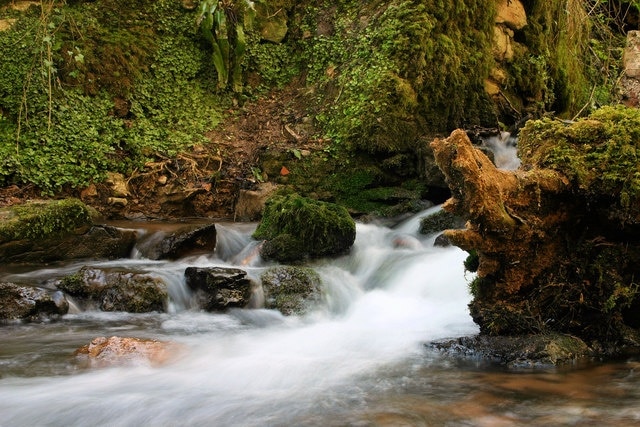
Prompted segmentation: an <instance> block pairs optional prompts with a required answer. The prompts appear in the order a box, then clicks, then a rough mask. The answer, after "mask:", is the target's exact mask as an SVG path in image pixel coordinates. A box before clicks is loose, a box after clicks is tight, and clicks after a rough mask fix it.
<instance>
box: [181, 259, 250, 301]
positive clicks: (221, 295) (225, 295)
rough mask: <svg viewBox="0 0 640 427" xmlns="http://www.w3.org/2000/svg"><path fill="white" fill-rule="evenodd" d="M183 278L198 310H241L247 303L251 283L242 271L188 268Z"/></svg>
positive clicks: (221, 268)
mask: <svg viewBox="0 0 640 427" xmlns="http://www.w3.org/2000/svg"><path fill="white" fill-rule="evenodd" d="M184 276H185V280H186V283H187V286H188V287H189V288H190V289H191V290H192V291H193V293H194V301H195V304H196V305H197V306H198V307H199V308H203V309H205V310H207V311H224V310H227V309H229V308H243V307H245V306H246V305H247V304H248V303H249V298H250V297H251V292H252V289H253V283H252V282H251V280H250V279H249V278H248V277H247V272H246V271H244V270H240V269H238V268H225V267H208V268H199V267H188V268H187V269H186V270H185V272H184Z"/></svg>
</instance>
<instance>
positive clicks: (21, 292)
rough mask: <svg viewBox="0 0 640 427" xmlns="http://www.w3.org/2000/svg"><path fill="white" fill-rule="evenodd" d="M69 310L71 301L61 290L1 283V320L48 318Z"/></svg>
mask: <svg viewBox="0 0 640 427" xmlns="http://www.w3.org/2000/svg"><path fill="white" fill-rule="evenodd" d="M67 311H69V302H68V301H67V300H66V298H65V297H64V295H62V293H61V292H51V291H48V290H45V289H40V288H36V287H32V286H21V285H17V284H14V283H0V321H2V320H46V319H50V318H55V317H59V316H60V315H63V314H66V313H67Z"/></svg>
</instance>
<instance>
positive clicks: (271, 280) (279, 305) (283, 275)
mask: <svg viewBox="0 0 640 427" xmlns="http://www.w3.org/2000/svg"><path fill="white" fill-rule="evenodd" d="M260 279H261V281H262V288H263V290H264V298H265V308H271V309H276V310H278V311H280V312H281V313H282V314H284V315H291V314H298V315H299V314H304V313H306V312H308V311H309V310H310V309H312V308H313V307H315V306H317V305H318V303H319V302H320V300H321V299H322V292H321V286H322V284H321V281H320V277H319V276H318V274H317V273H316V272H315V271H313V270H312V269H310V268H304V267H292V266H281V267H273V268H270V269H269V270H267V271H265V272H264V273H263V274H262V276H260Z"/></svg>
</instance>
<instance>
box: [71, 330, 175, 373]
mask: <svg viewBox="0 0 640 427" xmlns="http://www.w3.org/2000/svg"><path fill="white" fill-rule="evenodd" d="M183 352H184V349H183V348H182V346H180V345H178V344H176V343H172V342H166V341H156V340H150V339H141V338H130V337H110V338H106V337H97V338H94V339H93V340H91V342H90V343H89V344H87V345H85V346H82V347H80V348H79V349H78V350H76V351H75V353H74V355H75V356H76V357H77V358H79V359H80V362H81V364H84V365H86V367H90V368H104V367H109V366H118V365H139V364H150V365H151V366H160V365H165V364H167V363H169V362H171V361H173V360H175V359H176V358H178V357H179V356H180V354H182V353H183Z"/></svg>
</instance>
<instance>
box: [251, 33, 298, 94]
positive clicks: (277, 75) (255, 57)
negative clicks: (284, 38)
mask: <svg viewBox="0 0 640 427" xmlns="http://www.w3.org/2000/svg"><path fill="white" fill-rule="evenodd" d="M246 62H247V71H248V72H249V73H255V74H256V75H257V76H259V77H260V81H259V83H258V86H259V88H263V89H267V88H271V87H283V86H284V85H285V84H287V83H289V81H291V79H292V78H293V77H294V76H296V75H297V74H299V73H300V67H299V64H298V60H297V59H296V58H295V55H294V53H293V50H292V48H291V45H289V44H285V43H259V42H257V41H254V42H253V43H250V44H249V45H248V46H247V61H246Z"/></svg>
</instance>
